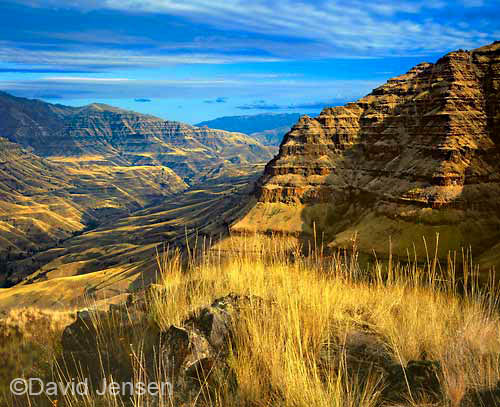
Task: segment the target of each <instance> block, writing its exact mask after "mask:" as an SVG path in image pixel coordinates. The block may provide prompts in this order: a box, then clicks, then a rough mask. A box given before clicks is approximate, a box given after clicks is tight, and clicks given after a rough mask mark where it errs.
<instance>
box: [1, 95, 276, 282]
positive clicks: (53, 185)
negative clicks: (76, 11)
mask: <svg viewBox="0 0 500 407" xmlns="http://www.w3.org/2000/svg"><path fill="white" fill-rule="evenodd" d="M0 137H1V138H0V263H1V264H2V266H3V265H5V262H4V261H5V259H8V260H13V259H18V258H24V257H27V256H29V255H30V254H32V253H33V252H38V251H40V250H44V249H47V248H50V247H54V246H55V245H56V244H58V242H59V241H61V240H64V239H66V238H68V237H70V236H71V235H72V234H75V233H79V232H81V231H82V230H84V229H89V228H93V227H96V226H97V225H100V224H102V222H104V221H108V222H109V221H113V220H115V219H119V218H121V217H123V216H126V215H128V214H130V213H131V212H132V211H135V210H139V209H142V208H146V207H148V206H151V205H153V204H158V203H160V202H162V201H163V200H165V199H166V198H167V197H170V196H172V195H173V194H176V193H179V192H182V191H184V190H186V189H187V188H188V187H189V186H190V185H193V184H194V183H198V182H199V181H203V182H208V181H210V180H211V179H217V180H224V178H225V177H233V176H236V175H239V176H242V175H245V170H244V169H243V168H245V167H244V166H245V165H247V166H253V165H257V164H259V163H260V164H263V163H265V162H267V161H268V160H269V159H271V158H272V156H273V154H274V152H275V151H276V149H275V148H272V147H267V146H263V145H262V144H261V143H259V142H258V141H256V140H255V139H253V138H251V137H249V136H247V135H245V134H242V133H234V132H228V131H224V130H213V129H209V128H206V127H204V128H198V127H195V126H190V125H187V124H184V123H179V122H174V121H167V120H163V119H160V118H157V117H154V116H150V115H144V114H140V113H136V112H132V111H127V110H123V109H119V108H116V107H113V106H108V105H103V104H91V105H88V106H83V107H68V106H63V105H53V104H49V103H45V102H42V101H39V100H30V99H25V98H18V97H14V96H11V95H9V94H7V93H4V92H1V93H0ZM0 271H1V270H0ZM0 274H1V273H0ZM0 280H1V278H0ZM0 286H1V281H0Z"/></svg>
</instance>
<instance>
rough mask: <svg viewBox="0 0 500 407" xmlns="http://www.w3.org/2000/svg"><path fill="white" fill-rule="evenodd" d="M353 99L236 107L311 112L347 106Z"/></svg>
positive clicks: (260, 103) (258, 102)
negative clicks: (308, 110) (327, 107)
mask: <svg viewBox="0 0 500 407" xmlns="http://www.w3.org/2000/svg"><path fill="white" fill-rule="evenodd" d="M350 99H353V98H352V97H351V98H343V99H327V100H321V101H315V102H302V103H292V104H287V105H279V104H275V103H269V102H266V101H265V100H258V101H256V102H254V103H247V104H244V105H240V106H236V108H237V109H240V110H303V109H311V110H320V109H323V108H324V107H325V106H339V105H343V104H345V103H346V102H347V101H349V100H350Z"/></svg>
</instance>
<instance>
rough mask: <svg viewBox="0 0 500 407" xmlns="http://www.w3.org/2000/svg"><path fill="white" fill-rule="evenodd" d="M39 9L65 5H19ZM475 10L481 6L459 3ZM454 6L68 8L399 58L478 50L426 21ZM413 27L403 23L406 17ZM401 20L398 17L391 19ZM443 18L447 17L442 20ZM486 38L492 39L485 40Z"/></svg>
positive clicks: (158, 3) (468, 36) (238, 2)
mask: <svg viewBox="0 0 500 407" xmlns="http://www.w3.org/2000/svg"><path fill="white" fill-rule="evenodd" d="M19 1H24V2H29V3H30V4H38V5H39V6H59V7H71V6H68V3H67V1H66V0H19ZM461 3H462V4H463V5H464V6H466V7H478V6H480V5H482V4H483V0H461ZM450 5H451V6H454V2H445V1H443V0H438V1H433V2H429V1H423V0H414V1H408V0H401V1H398V2H395V1H393V0H379V1H377V2H366V1H364V0H351V1H345V0H342V1H340V0H330V1H324V0H323V1H314V2H307V1H305V0H280V1H271V0H252V1H250V2H249V1H247V0H190V1H177V0H101V1H97V0H85V1H79V2H76V5H75V3H73V4H72V6H73V7H80V8H83V9H92V8H106V9H113V10H120V11H126V12H149V13H165V14H171V15H178V16H184V17H187V18H189V19H191V20H193V21H195V22H201V23H203V24H211V25H213V26H214V27H216V28H219V29H221V28H222V29H231V30H242V31H247V32H252V33H259V34H265V35H277V36H289V37H295V38H299V39H308V40H311V41H316V42H318V43H321V44H325V45H328V46H330V47H339V48H342V49H344V50H349V52H350V53H351V54H352V55H360V54H362V53H363V52H367V51H370V52H372V53H374V52H375V53H376V52H378V54H388V53H391V54H394V53H398V52H399V53H403V52H407V51H409V50H414V49H423V50H426V51H429V52H443V51H444V50H449V49H453V48H463V47H474V46H478V45H482V44H483V43H484V38H480V36H479V34H480V33H477V32H475V31H470V30H457V29H454V28H453V27H451V26H450V25H449V23H448V22H447V21H446V19H444V20H443V21H444V22H436V21H433V20H426V19H425V18H424V17H423V16H424V15H425V14H424V12H425V10H426V9H434V10H444V9H445V7H449V6H450ZM401 13H406V14H408V15H413V16H416V20H417V21H414V20H412V21H410V20H408V19H405V17H404V14H401ZM398 14H401V16H398V17H397V18H396V17H395V16H396V15H398ZM443 16H444V17H446V13H444V14H443ZM487 37H488V38H489V37H490V36H487Z"/></svg>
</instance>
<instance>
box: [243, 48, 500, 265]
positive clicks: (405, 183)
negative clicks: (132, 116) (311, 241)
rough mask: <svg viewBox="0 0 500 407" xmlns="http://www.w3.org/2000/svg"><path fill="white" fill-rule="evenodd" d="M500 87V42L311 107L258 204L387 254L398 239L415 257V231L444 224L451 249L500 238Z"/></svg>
mask: <svg viewBox="0 0 500 407" xmlns="http://www.w3.org/2000/svg"><path fill="white" fill-rule="evenodd" d="M499 95H500V42H497V43H494V44H492V45H490V46H486V47H482V48H479V49H476V50H474V51H456V52H452V53H449V54H447V55H446V56H444V57H443V58H441V59H440V60H438V61H437V62H436V63H435V64H428V63H423V64H420V65H418V66H416V67H415V68H413V69H411V70H410V71H409V72H408V73H406V74H404V75H401V76H398V77H396V78H393V79H391V80H389V81H388V82H387V83H386V84H384V85H383V86H380V87H378V88H376V89H375V90H373V91H372V92H371V93H370V94H369V95H367V96H366V97H363V98H362V99H360V100H358V101H357V102H355V103H349V104H347V105H346V106H342V107H335V108H325V109H324V110H323V111H322V112H321V114H320V115H319V116H318V117H316V118H310V117H307V116H304V117H302V118H301V119H300V121H299V122H298V123H297V124H296V125H295V126H294V127H293V128H292V130H291V131H290V132H289V133H288V134H287V135H286V136H285V138H284V140H283V143H282V144H281V146H280V151H279V154H278V155H277V156H276V157H275V158H274V159H273V160H272V161H271V162H269V163H268V165H267V166H266V170H265V173H264V175H263V177H262V178H261V179H260V182H259V184H258V186H257V199H258V202H259V203H258V204H257V206H256V208H260V209H259V210H261V211H265V209H263V208H265V207H266V206H267V207H269V206H274V207H276V208H279V210H281V211H284V210H285V209H284V205H287V206H289V207H293V208H295V209H293V210H294V211H295V212H297V209H296V208H300V216H301V221H300V222H298V221H297V220H296V221H295V222H293V221H291V222H290V225H294V226H293V227H292V228H291V229H290V232H292V233H295V234H297V233H308V232H310V230H311V224H312V223H313V222H315V223H316V226H319V228H320V229H321V232H322V233H325V234H326V236H327V238H328V240H329V241H332V244H333V245H343V244H345V243H346V242H348V241H349V240H350V238H348V236H350V235H352V234H353V233H355V232H358V233H359V237H360V239H361V243H362V246H363V241H364V248H365V249H367V250H372V249H373V248H375V249H380V250H381V251H384V248H383V246H386V247H387V246H388V245H387V240H388V236H392V238H393V241H397V240H398V239H399V241H400V242H401V245H400V247H399V250H400V252H401V254H402V255H403V254H404V252H405V250H406V249H405V248H408V247H410V248H411V247H412V243H411V239H413V240H415V241H418V240H420V241H421V240H422V236H426V237H427V239H429V238H431V239H433V237H432V236H435V234H436V232H439V233H440V234H441V235H442V239H441V240H442V241H443V240H444V239H446V240H447V243H444V247H443V250H447V249H449V248H451V247H455V246H460V245H468V244H472V245H473V246H474V247H476V248H478V250H479V249H481V248H483V249H484V248H485V247H488V246H491V245H492V244H494V242H498V241H500V220H499V214H500V204H499V201H498V199H497V197H498V195H499V194H500V171H499V170H500V110H499V109H500V101H499ZM253 215H254V217H255V213H254V214H253ZM294 216H296V215H294ZM244 223H245V222H243V223H240V225H236V229H238V227H243V228H244V227H245V226H244ZM299 223H300V226H299ZM242 225H243V226H242ZM266 228H267V229H270V230H272V226H266ZM443 238H444V239H443ZM370 246H371V247H370ZM396 246H398V245H397V244H396ZM417 246H418V242H417ZM385 250H386V249H385ZM397 250H398V247H396V251H397ZM417 250H418V247H417ZM443 254H444V252H443Z"/></svg>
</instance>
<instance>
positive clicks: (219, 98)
mask: <svg viewBox="0 0 500 407" xmlns="http://www.w3.org/2000/svg"><path fill="white" fill-rule="evenodd" d="M227 99H228V98H226V97H218V98H216V99H209V100H205V101H204V103H208V104H212V103H226V102H227Z"/></svg>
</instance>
